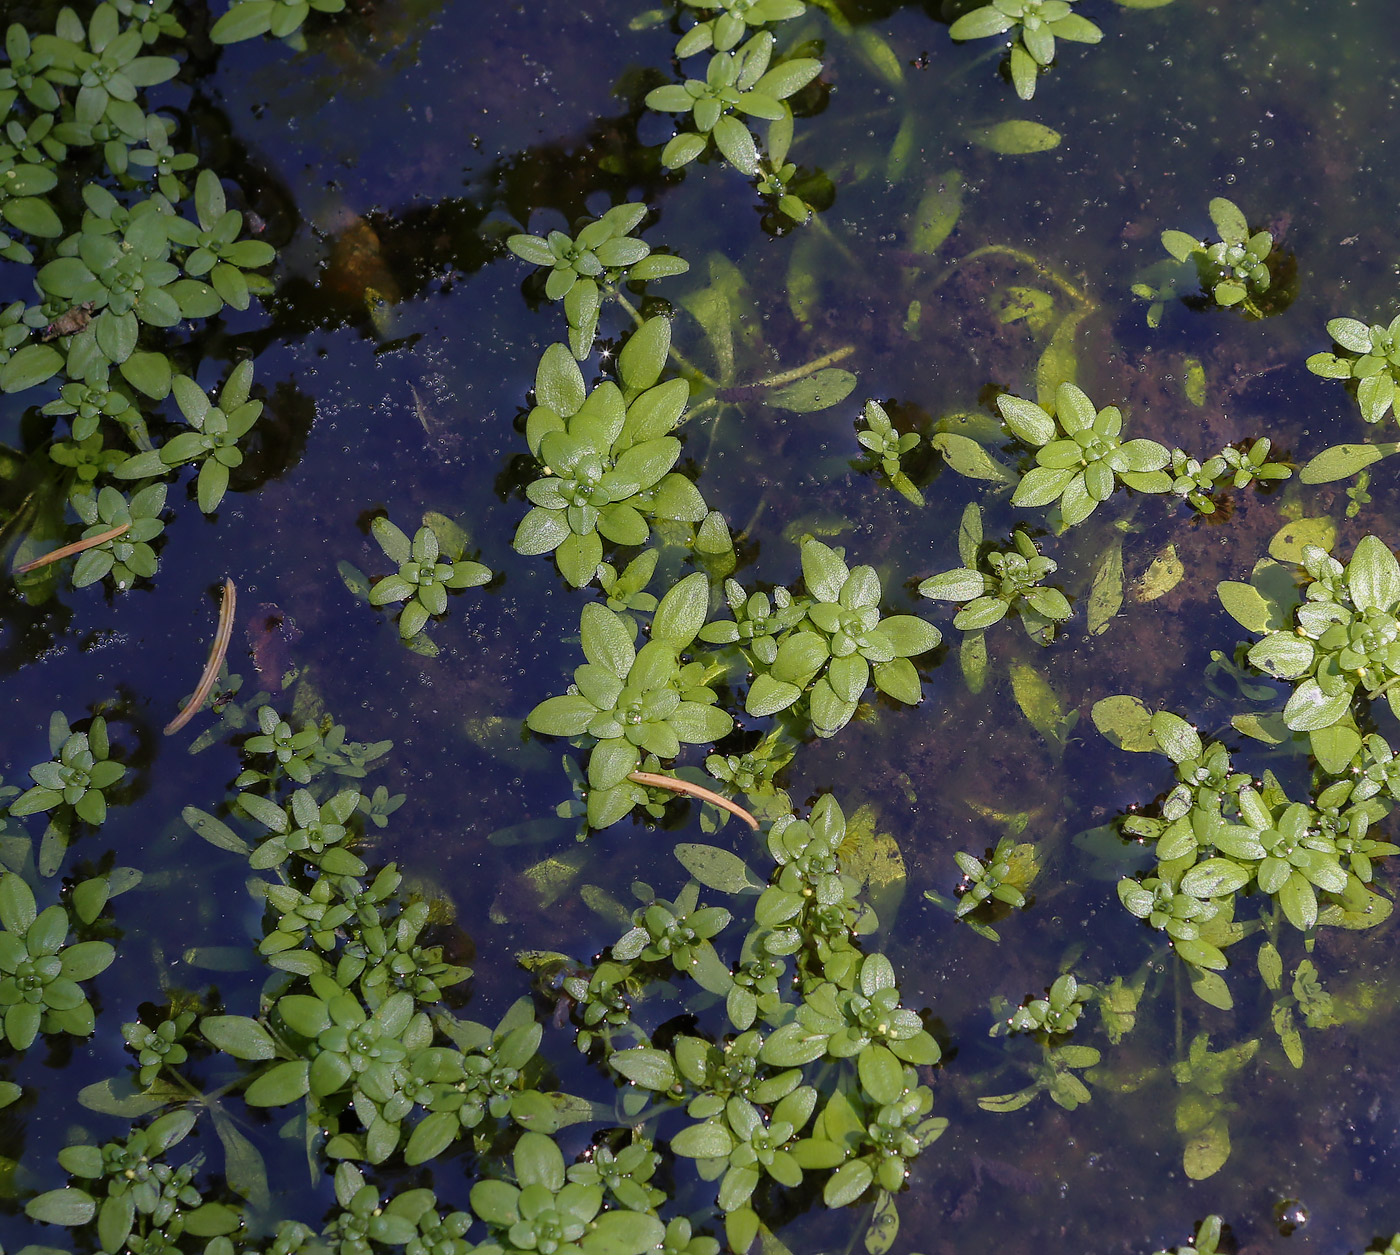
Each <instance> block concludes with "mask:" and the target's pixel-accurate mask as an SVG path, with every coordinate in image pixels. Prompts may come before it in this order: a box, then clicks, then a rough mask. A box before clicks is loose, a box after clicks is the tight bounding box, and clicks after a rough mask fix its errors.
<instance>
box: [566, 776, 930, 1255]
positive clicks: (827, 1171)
mask: <svg viewBox="0 0 1400 1255" xmlns="http://www.w3.org/2000/svg"><path fill="white" fill-rule="evenodd" d="M847 835H848V834H847V823H846V819H845V816H844V815H843V813H842V811H841V807H840V806H839V805H838V804H837V802H836V800H835V799H834V798H832V797H831V796H830V795H824V796H823V797H822V798H820V799H819V800H818V802H817V803H816V805H815V806H814V807H813V808H812V811H811V814H810V816H809V817H808V818H807V819H805V820H803V819H798V818H797V817H796V816H794V815H792V814H788V815H786V816H784V817H783V818H781V819H779V820H778V821H776V822H775V823H774V824H773V825H772V826H771V828H770V829H769V831H768V834H767V838H766V845H767V849H768V853H769V854H770V855H771V857H772V858H773V860H774V862H775V863H776V865H777V866H776V869H775V871H774V873H773V875H772V877H771V878H770V879H769V881H768V883H767V886H766V887H765V888H763V889H762V892H761V893H760V894H759V895H758V897H757V899H756V900H753V924H752V926H751V927H750V928H749V930H748V933H747V935H746V936H745V937H744V939H743V942H742V944H741V945H739V947H738V954H739V962H738V963H737V964H732V965H731V964H726V963H725V962H723V961H722V960H721V959H720V958H719V957H718V956H717V954H716V950H715V945H714V940H715V939H716V938H718V937H719V936H720V935H721V933H722V932H723V931H724V929H725V928H726V927H727V926H728V925H729V924H730V923H731V922H732V919H733V915H732V913H731V911H730V910H728V909H727V908H724V907H701V906H699V905H698V902H699V891H700V888H701V887H702V886H704V887H707V888H710V889H712V890H715V891H718V892H721V893H725V894H729V895H735V894H742V893H752V891H753V889H754V888H755V887H757V886H761V885H763V883H764V882H763V881H762V880H761V879H759V878H758V877H756V876H755V874H754V873H753V871H752V870H751V869H750V868H748V867H747V866H746V865H745V864H744V862H743V860H742V859H740V858H739V857H738V856H736V855H734V854H733V853H731V852H729V851H727V850H721V849H717V848H715V847H710V846H691V847H687V854H686V857H685V858H684V860H683V861H684V863H685V865H686V867H687V870H689V871H690V872H691V874H692V875H693V876H694V877H695V878H696V879H695V880H692V881H690V882H689V883H688V884H687V886H686V887H685V888H684V889H683V890H682V891H681V893H680V895H678V897H677V899H676V900H675V901H674V902H665V901H662V900H660V899H656V898H653V897H650V892H649V891H648V890H646V889H645V888H639V892H640V893H642V894H644V895H645V896H647V897H648V898H649V900H648V901H647V902H646V903H645V905H643V906H642V907H640V908H638V910H637V911H636V912H635V913H634V916H633V926H632V927H631V928H630V929H629V930H628V931H627V932H625V933H624V934H623V935H622V936H621V937H620V938H619V939H618V940H617V941H616V942H615V943H614V944H613V946H612V948H611V951H610V953H609V955H608V956H607V957H605V958H604V960H603V961H602V962H601V963H599V964H597V965H596V966H594V967H593V968H592V969H582V970H575V971H573V972H572V974H570V975H568V976H566V977H565V978H564V980H563V981H562V985H561V990H562V993H563V994H564V995H566V996H567V997H568V998H569V999H570V1000H571V1001H572V1004H573V1005H572V1008H571V1011H572V1015H573V1017H574V1020H575V1023H576V1024H578V1025H579V1039H580V1044H581V1045H586V1046H587V1048H590V1049H593V1048H597V1047H599V1046H601V1047H602V1048H603V1049H604V1050H605V1051H606V1057H607V1062H608V1065H609V1067H610V1068H611V1069H612V1070H613V1071H614V1072H616V1073H618V1074H619V1075H620V1076H622V1077H624V1078H626V1080H628V1081H630V1082H631V1083H632V1084H633V1085H635V1086H637V1087H638V1089H639V1090H641V1091H646V1092H647V1094H649V1095H652V1096H654V1098H653V1099H652V1101H654V1102H655V1103H656V1104H658V1106H657V1107H648V1106H645V1105H644V1104H645V1103H646V1102H647V1099H646V1098H645V1097H644V1096H643V1095H642V1094H641V1093H639V1094H638V1095H637V1096H636V1099H635V1101H634V1102H633V1103H632V1106H633V1107H634V1108H636V1109H637V1111H638V1114H637V1115H636V1117H635V1118H636V1119H639V1120H640V1119H642V1118H644V1117H645V1116H647V1115H648V1114H661V1113H664V1112H673V1111H676V1109H677V1108H678V1107H681V1106H683V1107H684V1112H685V1116H686V1120H687V1122H686V1123H684V1124H683V1125H682V1126H681V1127H679V1128H677V1129H676V1130H675V1131H674V1132H673V1133H672V1135H671V1137H670V1151H671V1153H672V1154H674V1155H679V1156H681V1157H683V1158H687V1159H691V1160H693V1161H694V1162H695V1165H696V1167H697V1169H698V1170H699V1173H700V1175H701V1177H702V1178H704V1179H705V1180H708V1181H717V1182H718V1187H717V1188H718V1202H719V1208H720V1211H721V1212H722V1213H723V1214H724V1218H725V1230H726V1235H727V1237H728V1240H729V1245H730V1248H731V1249H732V1250H734V1251H736V1252H741V1253H742V1252H744V1251H746V1250H748V1249H749V1247H750V1246H751V1245H752V1244H753V1242H754V1241H755V1239H756V1238H757V1236H758V1235H759V1233H760V1232H762V1228H761V1226H762V1224H763V1220H762V1216H761V1214H760V1212H759V1210H757V1208H758V1207H759V1199H761V1198H764V1197H767V1194H766V1193H765V1192H764V1191H762V1190H760V1187H761V1186H762V1185H763V1184H764V1183H765V1182H771V1183H772V1184H774V1185H778V1186H783V1187H786V1188H789V1189H795V1188H797V1187H799V1186H801V1185H803V1183H804V1181H805V1180H807V1178H808V1177H811V1176H815V1177H816V1178H817V1179H819V1180H822V1181H823V1185H822V1197H823V1199H824V1201H825V1202H826V1204H827V1205H828V1206H830V1207H841V1206H845V1205H847V1204H849V1203H852V1202H855V1201H857V1200H860V1199H864V1198H869V1197H874V1198H875V1199H876V1200H877V1202H876V1206H877V1208H879V1207H881V1206H885V1205H888V1204H882V1203H881V1202H880V1201H879V1200H880V1199H881V1198H882V1197H883V1196H887V1195H889V1194H892V1193H893V1192H896V1191H898V1190H899V1189H900V1188H901V1187H902V1185H903V1182H904V1179H905V1176H906V1174H907V1171H908V1166H909V1164H910V1163H911V1161H912V1160H913V1159H914V1158H916V1157H917V1156H918V1155H919V1154H920V1153H921V1152H922V1151H923V1150H924V1149H925V1148H926V1147H927V1146H928V1145H929V1144H930V1143H931V1142H932V1141H933V1140H934V1139H935V1138H937V1137H938V1136H939V1134H941V1133H942V1132H943V1130H944V1128H945V1127H946V1125H947V1121H946V1120H944V1119H942V1118H940V1117H934V1116H931V1115H930V1114H929V1113H930V1110H931V1107H932V1101H933V1098H932V1094H931V1093H930V1091H929V1090H928V1088H927V1086H925V1085H923V1084H921V1083H920V1081H919V1078H918V1076H917V1073H916V1071H915V1069H916V1068H917V1067H921V1066H927V1065H931V1064H934V1063H936V1062H937V1061H938V1058H939V1048H938V1045H937V1043H936V1041H935V1040H934V1039H933V1037H932V1036H931V1035H930V1034H929V1033H928V1031H927V1030H926V1029H925V1028H924V1026H923V1021H922V1020H921V1018H920V1017H919V1015H918V1014H917V1013H915V1012H913V1011H911V1010H908V1009H906V1008H904V1007H902V1006H901V1004H900V997H899V990H898V986H897V984H896V981H895V976H894V970H893V968H892V967H891V965H890V963H889V961H888V960H887V959H886V958H885V957H884V956H883V955H880V954H877V953H875V954H866V953H864V952H863V951H862V950H861V949H860V947H859V946H858V944H857V942H856V940H855V938H856V937H857V936H858V935H861V934H868V933H869V932H871V931H873V929H874V928H875V927H876V924H877V921H876V919H875V917H874V914H873V912H872V911H871V910H870V908H869V907H868V906H866V905H864V904H863V903H861V901H860V900H859V899H858V897H857V893H858V890H859V887H860V880H859V879H858V878H856V877H854V876H852V875H851V874H850V873H849V872H847V871H846V870H845V866H844V861H843V858H844V856H843V850H844V849H845V847H846V843H847ZM678 853H679V851H678ZM677 974H682V975H688V976H689V977H690V978H691V979H692V980H693V981H694V982H695V984H696V985H697V986H699V989H700V991H702V992H703V993H707V994H708V995H709V1001H710V1002H713V1001H714V1000H715V998H719V999H722V1002H723V1006H724V1010H725V1013H726V1016H727V1026H726V1029H724V1030H720V1032H719V1033H718V1034H717V1035H716V1037H715V1038H713V1039H711V1038H708V1037H701V1036H695V1035H693V1034H681V1035H678V1036H676V1037H675V1038H674V1039H673V1040H672V1041H671V1043H670V1044H669V1046H668V1047H667V1048H664V1049H662V1048H658V1047H656V1046H654V1045H651V1044H641V1045H627V1046H623V1047H622V1048H616V1047H614V1045H613V1039H614V1038H615V1037H621V1038H622V1039H623V1040H624V1041H626V1040H627V1039H628V1038H631V1039H633V1040H639V1041H641V1042H643V1043H646V1042H647V1038H646V1035H645V1033H644V1032H643V1031H642V1030H641V1029H640V1028H639V1027H638V1026H637V1025H635V1024H634V1023H633V1022H632V1021H631V1019H630V1007H631V1005H632V1004H633V1003H634V1002H635V1001H637V1000H639V999H641V998H643V997H644V996H645V994H646V989H647V986H648V985H649V984H651V983H653V982H657V981H662V982H666V981H671V980H674V979H675V977H676V975H677ZM809 1078H810V1079H809Z"/></svg>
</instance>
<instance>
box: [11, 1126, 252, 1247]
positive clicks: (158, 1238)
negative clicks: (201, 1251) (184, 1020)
mask: <svg viewBox="0 0 1400 1255" xmlns="http://www.w3.org/2000/svg"><path fill="white" fill-rule="evenodd" d="M194 1125H195V1114H194V1112H192V1111H171V1112H167V1113H166V1114H165V1115H162V1116H158V1117H157V1118H156V1119H154V1120H152V1121H151V1123H150V1124H149V1125H147V1126H146V1127H144V1128H133V1129H132V1131H131V1133H130V1135H129V1136H127V1137H126V1138H125V1139H124V1140H122V1141H113V1142H108V1143H107V1144H106V1145H104V1146H96V1145H93V1144H91V1143H76V1144H73V1145H70V1146H67V1147H65V1148H64V1149H63V1150H61V1151H59V1153H58V1162H59V1163H60V1164H61V1165H62V1167H63V1168H64V1169H65V1170H66V1171H67V1172H69V1173H70V1174H71V1175H72V1176H73V1177H75V1178H76V1179H77V1180H78V1181H80V1182H82V1184H81V1185H70V1186H68V1187H66V1188H65V1189H60V1190H49V1191H47V1192H46V1193H43V1194H40V1195H38V1196H37V1197H36V1198H32V1199H30V1200H29V1202H28V1203H26V1204H25V1213H26V1214H27V1215H28V1216H29V1217H30V1218H31V1219H33V1220H42V1221H46V1222H47V1223H49V1224H56V1225H63V1226H66V1227H68V1228H75V1229H76V1228H81V1227H83V1226H86V1225H88V1224H90V1223H91V1224H95V1226H96V1236H97V1244H98V1249H100V1250H102V1251H104V1252H106V1253H107V1255H116V1253H117V1252H119V1251H122V1250H125V1249H132V1250H164V1249H170V1248H172V1247H173V1246H174V1244H175V1243H177V1242H178V1241H179V1240H180V1238H181V1237H182V1236H183V1235H186V1234H188V1235H189V1236H190V1237H197V1238H212V1237H215V1236H217V1235H219V1234H227V1233H232V1232H234V1231H235V1230H236V1229H237V1228H238V1226H239V1223H240V1221H239V1216H238V1213H237V1212H235V1211H234V1210H233V1209H232V1208H230V1207H228V1206H226V1205H225V1204H223V1203H217V1202H205V1201H204V1198H203V1195H202V1194H201V1193H200V1190H199V1188H198V1187H197V1186H196V1184H195V1174H196V1173H197V1172H198V1171H199V1169H200V1167H201V1165H202V1163H203V1159H204V1156H203V1155H199V1154H197V1155H195V1156H194V1157H193V1158H191V1159H189V1160H186V1162H185V1163H183V1164H182V1165H181V1166H180V1167H178V1168H176V1167H172V1166H171V1165H170V1164H168V1163H166V1162H165V1156H166V1154H167V1153H168V1152H170V1151H171V1150H173V1149H174V1148H175V1147H176V1146H178V1145H179V1144H180V1143H181V1142H183V1141H184V1140H185V1138H187V1137H188V1136H189V1135H190V1133H191V1132H192V1131H193V1130H194Z"/></svg>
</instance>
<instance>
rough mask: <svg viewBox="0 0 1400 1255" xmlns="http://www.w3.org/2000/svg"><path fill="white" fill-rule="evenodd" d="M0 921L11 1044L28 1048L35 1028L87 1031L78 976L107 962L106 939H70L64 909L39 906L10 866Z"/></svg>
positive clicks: (1, 1002) (2, 1003) (2, 988)
mask: <svg viewBox="0 0 1400 1255" xmlns="http://www.w3.org/2000/svg"><path fill="white" fill-rule="evenodd" d="M0 925H3V929H0V1017H3V1020H4V1027H5V1040H6V1041H8V1042H9V1044H10V1046H11V1048H12V1049H14V1050H27V1049H29V1047H30V1046H31V1045H32V1044H33V1042H34V1039H35V1037H37V1036H38V1035H39V1034H40V1033H72V1034H73V1035H74V1036H76V1037H87V1036H88V1035H89V1034H91V1032H92V1031H93V1027H94V1022H95V1021H94V1014H93V1009H92V1004H91V1003H90V1002H88V1000H87V996H86V993H85V992H84V990H83V987H82V983H81V982H83V981H87V980H91V979H92V978H93V977H94V976H97V975H98V974H99V973H101V972H104V971H106V970H107V968H108V967H110V966H111V965H112V961H113V960H114V959H115V958H116V951H115V950H113V949H112V947H111V945H109V944H108V943H107V942H105V941H75V942H73V943H72V944H69V934H70V932H71V930H72V920H71V919H70V918H69V914H68V910H67V909H66V908H65V907H64V906H62V905H61V904H59V903H54V904H53V905H52V906H48V907H45V908H44V909H43V910H42V911H40V910H39V909H38V904H37V903H36V901H35V899H34V891H33V890H32V889H30V887H29V886H28V885H27V884H26V883H25V882H24V880H23V878H22V877H20V876H18V875H16V874H15V873H14V872H6V873H5V874H4V875H3V876H0Z"/></svg>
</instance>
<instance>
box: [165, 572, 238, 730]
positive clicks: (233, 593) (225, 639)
mask: <svg viewBox="0 0 1400 1255" xmlns="http://www.w3.org/2000/svg"><path fill="white" fill-rule="evenodd" d="M237 602H238V592H237V590H236V589H235V588H234V586H233V581H232V580H231V579H229V578H228V577H227V576H225V577H224V599H223V602H222V603H221V604H220V606H219V626H218V629H217V630H216V631H215V633H214V643H213V645H212V646H210V649H209V658H208V660H207V661H206V662H205V664H204V673H203V674H202V675H201V676H200V677H199V683H198V684H196V685H195V688H194V692H193V693H191V694H190V700H189V701H187V702H186V703H185V705H184V707H183V709H181V711H180V713H179V714H178V715H176V716H175V718H173V719H172V720H171V721H170V722H169V723H167V724H166V725H165V735H166V736H169V735H170V734H171V733H172V732H178V731H179V730H180V729H181V728H183V727H184V726H185V724H187V723H189V721H190V720H191V719H193V718H194V717H195V715H196V714H197V713H198V712H199V711H200V710H201V709H203V707H204V703H205V700H206V699H207V698H208V696H209V694H210V692H211V691H212V690H213V688H214V681H215V680H217V679H218V678H219V668H220V667H221V666H223V664H224V656H225V655H226V654H227V653H228V643H229V639H230V637H232V636H233V611H234V607H235V606H236V605H237Z"/></svg>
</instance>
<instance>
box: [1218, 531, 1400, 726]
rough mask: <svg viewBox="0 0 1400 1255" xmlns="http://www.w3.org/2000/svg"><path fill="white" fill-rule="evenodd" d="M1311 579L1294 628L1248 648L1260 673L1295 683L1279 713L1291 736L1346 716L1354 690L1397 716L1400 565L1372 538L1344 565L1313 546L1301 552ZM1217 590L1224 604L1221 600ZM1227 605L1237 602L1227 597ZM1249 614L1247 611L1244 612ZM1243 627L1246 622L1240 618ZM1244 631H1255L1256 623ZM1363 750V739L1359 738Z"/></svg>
mask: <svg viewBox="0 0 1400 1255" xmlns="http://www.w3.org/2000/svg"><path fill="white" fill-rule="evenodd" d="M1302 566H1303V569H1304V571H1306V573H1307V574H1308V575H1309V576H1310V577H1311V583H1309V584H1308V585H1307V586H1306V587H1305V588H1304V590H1303V596H1304V601H1303V603H1302V604H1301V605H1299V606H1298V607H1297V609H1296V610H1295V611H1294V621H1295V622H1294V626H1293V627H1287V626H1285V625H1283V624H1279V625H1277V626H1276V627H1273V628H1272V630H1269V631H1268V632H1267V633H1266V634H1265V636H1264V639H1263V640H1261V641H1259V642H1258V643H1257V644H1255V645H1254V646H1253V648H1251V649H1250V651H1249V661H1250V662H1251V663H1252V664H1253V665H1254V666H1255V667H1257V668H1258V669H1259V670H1261V671H1264V672H1266V673H1267V674H1269V675H1271V676H1274V677H1275V678H1277V679H1281V680H1291V681H1293V682H1294V689H1293V694H1292V696H1291V697H1290V698H1289V699H1288V704H1287V705H1286V706H1285V707H1284V709H1283V720H1284V723H1285V724H1286V725H1287V726H1288V727H1289V728H1291V729H1292V730H1293V731H1295V732H1310V733H1316V732H1320V731H1322V730H1323V729H1327V728H1330V727H1332V726H1333V725H1335V724H1337V723H1339V722H1340V721H1342V720H1344V719H1347V718H1348V716H1349V715H1350V712H1351V706H1352V699H1353V697H1354V696H1355V695H1356V694H1357V693H1358V692H1360V693H1362V694H1364V695H1365V696H1366V697H1368V698H1371V699H1373V700H1374V699H1378V698H1380V697H1382V696H1384V697H1385V698H1386V700H1387V701H1388V703H1389V704H1390V708H1391V710H1392V711H1395V712H1397V714H1400V691H1397V690H1398V689H1400V563H1397V561H1396V559H1395V555H1394V554H1393V553H1392V552H1391V551H1390V549H1389V547H1388V546H1387V545H1386V544H1385V542H1384V541H1382V540H1381V539H1380V538H1379V537H1377V536H1366V537H1363V538H1362V539H1361V540H1360V541H1359V542H1357V545H1356V549H1355V550H1354V551H1353V553H1352V556H1351V561H1350V562H1348V563H1346V565H1345V566H1344V565H1343V564H1342V563H1341V562H1339V561H1338V560H1337V559H1336V558H1334V557H1332V556H1331V555H1330V554H1328V553H1327V552H1326V551H1325V550H1323V549H1321V548H1319V547H1318V546H1317V545H1308V546H1307V547H1305V549H1304V550H1303V560H1302ZM1225 596H1226V595H1225V593H1224V592H1223V591H1222V599H1223V600H1224V599H1225ZM1230 597H1231V599H1230V600H1226V601H1225V608H1226V609H1227V610H1229V611H1230V612H1231V614H1234V615H1235V617H1236V618H1237V619H1239V618H1240V615H1239V614H1238V613H1236V611H1237V610H1238V609H1240V608H1241V605H1242V603H1241V602H1240V601H1239V600H1238V598H1237V597H1236V596H1235V595H1234V594H1233V593H1232V594H1231V595H1230ZM1246 613H1247V612H1246ZM1241 622H1244V620H1242V619H1241ZM1244 626H1246V627H1253V628H1254V629H1255V630H1259V624H1258V620H1257V619H1253V618H1252V619H1251V622H1245V623H1244ZM1356 742H1357V746H1358V748H1359V746H1360V737H1359V736H1358V737H1357V738H1356Z"/></svg>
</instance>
